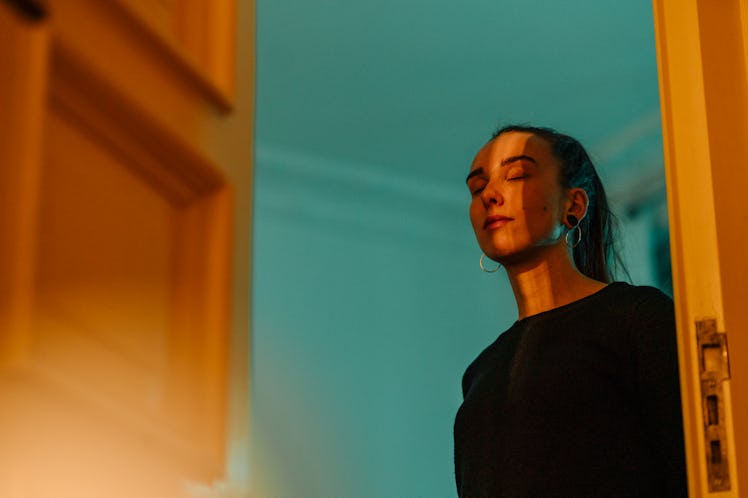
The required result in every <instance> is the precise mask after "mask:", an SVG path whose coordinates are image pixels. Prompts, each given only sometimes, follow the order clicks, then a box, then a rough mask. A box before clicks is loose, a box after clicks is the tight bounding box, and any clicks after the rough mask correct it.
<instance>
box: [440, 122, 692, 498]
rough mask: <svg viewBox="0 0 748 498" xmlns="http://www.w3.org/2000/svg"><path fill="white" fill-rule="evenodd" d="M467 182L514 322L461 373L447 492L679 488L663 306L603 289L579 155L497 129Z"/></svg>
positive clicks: (606, 225)
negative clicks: (505, 280)
mask: <svg viewBox="0 0 748 498" xmlns="http://www.w3.org/2000/svg"><path fill="white" fill-rule="evenodd" d="M467 186H468V188H469V190H470V194H471V198H472V200H471V203H470V220H471V222H472V225H473V230H474V231H475V236H476V238H477V240H478V245H479V246H480V248H481V249H482V250H483V253H484V254H483V255H482V256H481V260H480V266H481V268H482V269H484V271H492V270H493V269H494V268H499V267H503V268H504V270H505V271H506V274H507V276H508V277H509V282H510V284H511V286H512V290H513V292H514V297H515V299H516V301H517V309H518V315H519V316H518V320H517V321H516V322H515V323H514V324H513V325H512V326H511V327H510V328H509V329H508V330H507V331H505V332H504V333H502V334H501V335H500V336H499V337H498V339H496V341H494V342H493V343H492V344H491V345H490V346H488V347H487V348H486V349H485V350H484V351H483V352H482V353H481V354H480V355H478V357H477V358H476V359H475V360H474V361H473V363H472V364H470V366H469V367H468V368H467V370H466V372H465V375H464V377H463V380H462V390H463V396H464V401H463V403H462V406H461V407H460V409H459V410H458V412H457V416H456V419H455V427H454V436H455V474H456V481H457V489H458V493H459V495H460V496H461V497H481V496H486V497H488V496H491V497H496V496H685V495H686V494H687V488H686V474H685V456H684V447H683V434H682V432H683V425H682V418H681V405H680V388H679V379H678V357H677V350H676V339H675V324H674V316H673V303H672V301H671V300H670V298H668V297H667V296H666V295H664V294H663V293H661V292H660V291H658V290H657V289H655V288H653V287H636V286H632V285H629V284H627V283H624V282H613V283H611V280H612V279H611V271H610V267H609V265H610V264H611V262H612V259H613V258H615V257H616V256H615V251H614V250H613V231H612V220H611V214H610V211H609V209H608V204H607V200H606V197H605V192H604V190H603V186H602V184H601V183H600V179H599V178H598V176H597V173H596V172H595V168H594V166H593V164H592V162H591V160H590V158H589V156H588V155H587V152H586V151H585V150H584V148H583V147H582V145H581V144H580V143H579V142H578V141H577V140H575V139H573V138H571V137H569V136H567V135H563V134H560V133H558V132H556V131H554V130H551V129H548V128H536V127H529V126H508V127H505V128H502V129H500V130H499V131H497V132H496V133H495V134H494V136H493V138H492V139H491V140H490V141H489V142H488V143H487V144H486V145H485V146H484V147H483V148H482V149H481V150H480V151H479V152H478V154H477V155H476V156H475V160H474V161H473V164H472V166H471V168H470V172H469V174H468V176H467ZM488 260H493V261H494V262H496V263H498V265H499V266H497V265H496V263H492V262H490V261H488Z"/></svg>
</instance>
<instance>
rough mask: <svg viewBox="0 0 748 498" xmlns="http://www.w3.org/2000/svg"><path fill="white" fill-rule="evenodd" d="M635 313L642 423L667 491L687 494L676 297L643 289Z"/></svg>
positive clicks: (671, 494) (665, 492) (665, 491)
mask: <svg viewBox="0 0 748 498" xmlns="http://www.w3.org/2000/svg"><path fill="white" fill-rule="evenodd" d="M643 292H644V294H645V295H644V296H643V297H642V299H641V300H640V301H639V302H638V303H637V306H636V308H635V314H634V317H633V318H634V326H635V327H636V330H634V337H635V338H636V349H635V354H636V372H637V379H636V380H637V385H638V393H639V401H640V407H641V413H642V417H643V419H644V427H645V430H646V431H647V433H648V438H649V439H650V441H651V443H652V450H653V452H654V454H655V457H656V461H658V462H660V463H659V465H660V469H659V470H658V471H659V472H660V474H661V476H662V480H661V483H662V485H663V487H662V494H663V496H687V494H688V485H687V481H686V462H685V448H684V443H683V415H682V409H681V398H680V377H679V373H678V348H677V340H676V332H675V315H674V311H673V302H672V300H671V299H670V298H669V297H667V296H666V295H664V294H663V293H661V292H660V291H658V290H656V289H654V288H645V289H643Z"/></svg>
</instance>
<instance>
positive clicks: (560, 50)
mask: <svg viewBox="0 0 748 498" xmlns="http://www.w3.org/2000/svg"><path fill="white" fill-rule="evenodd" d="M257 20H258V26H257V54H258V57H257V128H256V140H255V145H256V151H257V167H258V168H260V169H261V168H262V165H263V160H264V159H265V158H271V157H272V158H276V159H277V158H278V157H285V158H287V160H286V161H285V162H289V161H291V162H294V161H295V163H294V164H296V166H295V167H296V168H302V169H303V168H305V167H307V166H306V165H307V164H312V163H319V162H320V161H328V162H329V163H330V164H331V165H338V166H331V167H332V168H333V169H335V167H337V168H338V170H339V173H340V174H341V175H354V176H355V175H357V174H358V173H365V174H366V175H368V176H369V177H385V178H388V181H390V182H392V181H394V182H397V181H404V182H408V183H410V184H422V185H429V186H431V187H432V188H434V189H435V191H442V192H448V194H447V195H449V196H452V195H454V196H457V195H464V192H463V189H464V186H463V183H464V182H463V180H464V176H465V172H466V171H467V168H468V166H469V164H470V161H471V159H472V156H473V154H474V153H475V151H476V150H477V149H478V148H479V147H480V146H481V145H482V144H483V143H484V142H485V141H486V139H487V138H488V137H489V136H490V134H491V132H492V131H493V130H494V129H495V128H496V126H497V125H499V124H505V123H509V122H522V123H532V124H537V125H543V126H552V127H556V128H558V129H560V130H562V131H564V132H567V133H569V134H571V135H573V136H575V137H577V138H579V139H580V140H581V141H582V142H583V143H584V144H585V145H586V146H587V147H588V149H589V150H590V151H591V153H592V154H593V158H595V159H596V160H597V165H598V169H599V170H600V174H601V176H602V178H603V181H604V182H605V183H606V185H607V188H608V190H609V191H610V192H611V193H612V194H613V197H614V198H616V197H617V198H618V199H619V200H620V201H622V202H627V200H626V199H627V198H629V197H635V196H636V195H640V194H641V188H640V186H641V185H650V186H651V185H658V186H659V187H658V188H660V187H661V185H662V184H663V181H662V145H661V138H660V121H659V111H658V88H657V68H656V58H655V47H654V36H653V22H652V11H651V5H650V3H649V2H638V1H636V2H620V1H617V0H616V1H613V0H604V1H600V0H575V1H573V2H571V1H561V0H558V1H555V2H548V1H540V0H523V1H519V0H503V1H502V0H498V1H497V0H466V1H463V2H455V1H453V0H449V1H446V0H428V1H427V0H379V1H377V2H364V1H353V0H345V1H344V0H315V1H311V0H272V1H271V0H258V1H257ZM293 158H295V159H293ZM305 158H306V159H305ZM455 198H456V197H455ZM460 202H464V198H460Z"/></svg>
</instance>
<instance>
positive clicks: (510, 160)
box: [465, 154, 538, 183]
mask: <svg viewBox="0 0 748 498" xmlns="http://www.w3.org/2000/svg"><path fill="white" fill-rule="evenodd" d="M517 161H529V162H531V163H533V164H538V162H537V161H536V160H535V158H534V157H531V156H528V155H526V154H521V155H519V156H509V157H507V158H506V159H502V161H501V166H506V165H507V164H511V163H516V162H517ZM482 174H483V168H482V167H481V168H475V169H474V170H473V171H471V172H470V173H469V174H468V176H467V178H465V183H467V182H468V180H470V179H471V178H472V177H474V176H477V175H482Z"/></svg>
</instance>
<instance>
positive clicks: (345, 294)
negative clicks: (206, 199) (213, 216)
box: [251, 0, 664, 497]
mask: <svg viewBox="0 0 748 498" xmlns="http://www.w3.org/2000/svg"><path fill="white" fill-rule="evenodd" d="M619 4H620V2H612V1H611V2H579V3H578V4H577V3H575V4H574V7H573V11H572V7H570V6H568V5H565V6H563V7H562V6H555V7H547V6H546V5H545V3H542V2H519V1H513V2H491V1H478V0H471V1H469V2H465V3H456V2H447V1H437V2H433V1H432V2H425V1H421V0H418V1H415V0H414V1H412V2H394V1H384V2H376V3H372V2H342V1H334V0H329V1H324V2H305V1H301V0H273V1H270V0H258V2H257V7H258V11H257V32H258V39H257V47H258V59H257V81H256V84H257V104H256V105H257V119H256V141H255V145H256V151H255V152H256V163H255V179H254V185H255V198H254V201H255V205H254V235H253V245H254V247H253V291H252V296H253V302H252V331H253V334H252V347H251V351H252V358H251V369H252V374H251V381H252V382H251V384H252V385H251V447H252V461H251V479H252V482H253V488H254V493H255V495H256V496H357V497H368V496H371V497H375V496H376V497H388V496H454V495H455V494H456V492H455V486H454V470H453V460H452V458H453V457H452V451H453V447H452V424H453V420H454V414H455V412H456V410H457V408H458V406H459V404H460V402H461V392H460V380H461V377H462V373H463V371H464V369H465V368H466V367H467V365H468V364H469V363H470V362H471V361H472V359H473V358H474V357H475V356H476V355H477V354H478V353H479V352H480V351H481V350H482V349H483V348H484V347H485V346H487V345H488V344H489V343H490V342H492V341H493V340H494V339H495V338H496V336H497V335H498V334H500V333H501V332H502V331H503V330H505V329H506V328H508V327H509V326H510V325H511V323H512V322H513V321H514V320H515V318H516V308H515V304H514V299H513V297H512V295H511V291H510V289H509V286H508V284H507V282H506V279H505V276H504V274H503V272H499V273H497V274H494V275H488V274H484V273H482V272H481V271H480V269H479V267H478V257H479V255H480V252H479V249H478V247H477V244H476V243H475V240H474V236H473V234H472V231H471V228H470V225H469V221H468V217H467V206H468V202H469V195H468V191H467V189H466V188H465V185H464V178H465V175H466V174H467V171H468V167H469V164H470V161H471V160H472V155H473V154H474V152H475V151H476V150H477V149H478V148H479V147H480V146H481V145H482V143H484V142H485V140H486V139H487V138H488V136H489V135H490V133H491V132H492V131H493V128H494V127H495V125H496V124H498V123H499V122H507V121H515V120H518V121H532V122H534V123H536V124H541V125H550V126H556V127H559V128H561V129H563V130H565V131H567V132H569V133H571V134H573V135H575V136H578V137H579V138H580V139H581V140H582V141H583V143H585V144H586V145H588V147H589V148H590V150H591V151H592V153H593V155H594V156H595V157H597V158H598V161H599V169H600V174H601V176H602V177H603V181H604V182H605V183H606V184H607V185H608V189H609V192H610V194H611V197H612V198H613V200H614V202H615V203H616V205H617V206H618V211H619V214H620V215H621V217H622V219H623V221H624V223H623V228H624V229H625V230H627V232H628V235H627V236H626V238H625V240H624V246H625V251H624V253H625V255H626V258H627V260H628V262H629V266H630V271H631V274H632V277H633V280H634V282H635V283H652V282H654V281H655V276H654V266H653V263H652V262H651V261H650V259H649V255H650V252H651V244H650V241H649V238H650V236H651V235H650V232H651V228H652V226H653V220H654V219H655V218H654V217H655V213H656V212H657V211H656V210H657V209H659V206H660V204H661V202H662V196H663V195H664V183H663V182H662V180H661V178H662V159H661V158H662V146H661V141H660V134H659V114H658V110H657V109H658V102H657V83H656V68H655V60H654V44H653V41H652V33H651V32H652V19H651V12H650V11H649V6H648V4H646V3H643V4H642V5H638V6H631V5H625V6H624V5H619ZM559 19H564V22H563V23H561V22H559ZM611 26H615V28H612V27H611ZM658 182H659V183H658ZM642 184H646V185H647V186H648V190H647V189H644V188H642V186H641V185H642ZM658 185H659V187H658ZM653 186H654V187H653Z"/></svg>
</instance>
